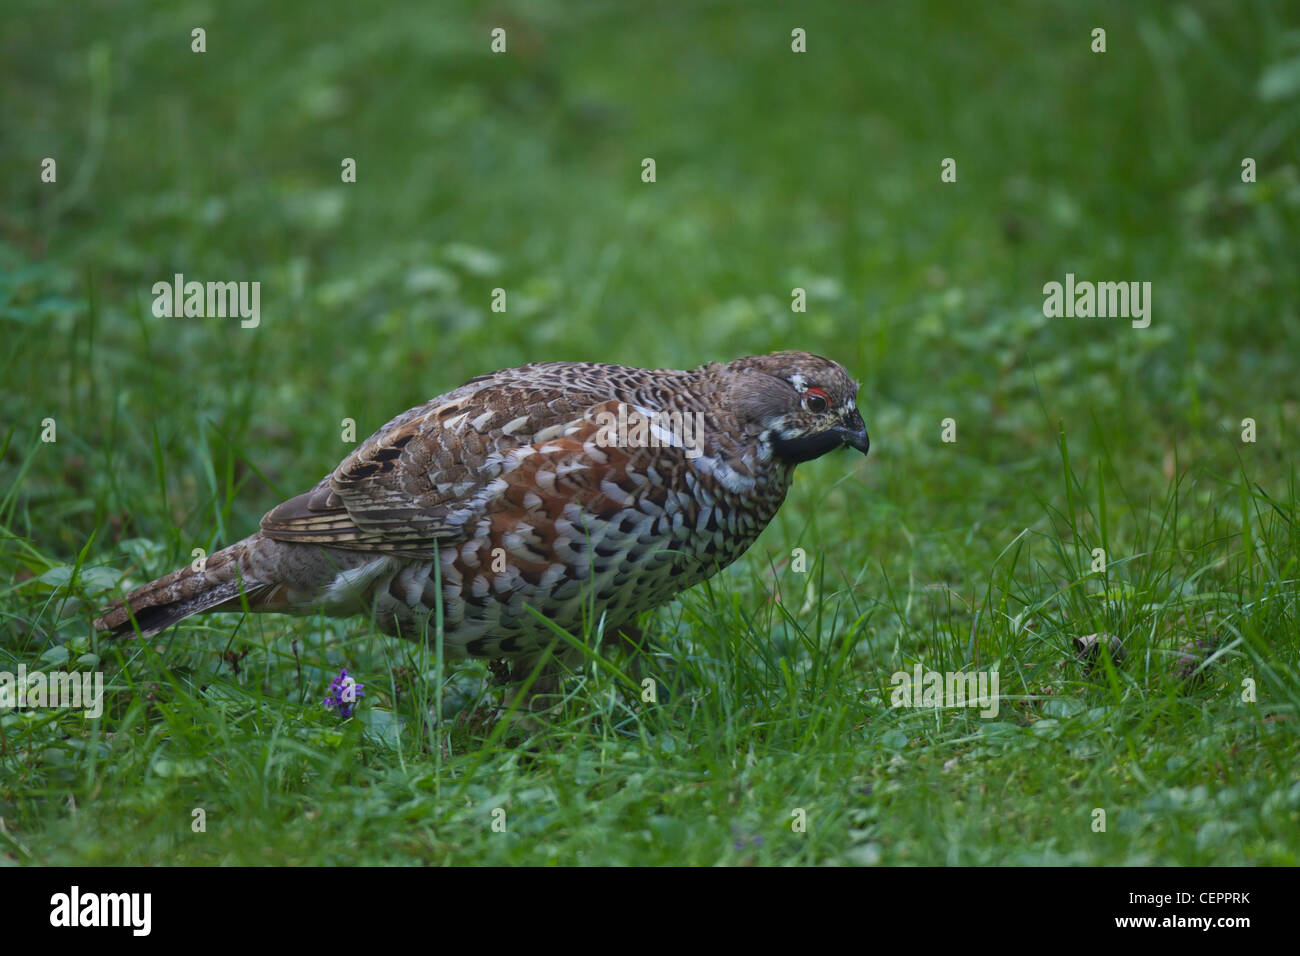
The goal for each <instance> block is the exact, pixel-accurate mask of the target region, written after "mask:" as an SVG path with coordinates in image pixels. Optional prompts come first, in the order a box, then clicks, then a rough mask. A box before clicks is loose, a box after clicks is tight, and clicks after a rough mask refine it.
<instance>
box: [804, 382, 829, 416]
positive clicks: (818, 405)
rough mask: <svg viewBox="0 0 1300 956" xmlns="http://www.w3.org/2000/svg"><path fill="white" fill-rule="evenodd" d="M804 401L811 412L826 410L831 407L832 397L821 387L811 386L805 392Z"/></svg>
mask: <svg viewBox="0 0 1300 956" xmlns="http://www.w3.org/2000/svg"><path fill="white" fill-rule="evenodd" d="M803 403H804V406H805V407H806V408H807V409H808V411H810V412H824V411H826V409H828V408H830V407H831V398H830V396H829V395H827V394H826V393H825V392H823V391H822V390H821V389H820V388H810V389H808V391H806V392H804V393H803Z"/></svg>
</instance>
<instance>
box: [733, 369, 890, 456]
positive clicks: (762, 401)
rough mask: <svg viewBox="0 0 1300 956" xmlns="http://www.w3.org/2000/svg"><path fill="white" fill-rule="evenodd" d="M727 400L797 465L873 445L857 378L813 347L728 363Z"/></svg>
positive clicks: (760, 435) (775, 451)
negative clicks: (841, 450)
mask: <svg viewBox="0 0 1300 956" xmlns="http://www.w3.org/2000/svg"><path fill="white" fill-rule="evenodd" d="M725 370H726V373H727V378H728V379H729V382H728V387H727V389H726V391H727V399H728V403H729V404H730V405H731V407H732V409H733V410H734V411H735V412H736V414H737V415H738V416H739V417H740V419H741V420H742V421H743V422H744V423H745V424H746V426H747V427H748V428H750V429H753V430H754V431H756V432H757V433H758V439H759V441H761V442H764V443H767V444H769V445H770V446H771V449H772V453H773V455H774V456H775V457H776V458H779V459H781V460H784V461H786V462H789V463H790V464H792V465H797V464H799V463H800V462H804V461H812V459H814V458H820V457H821V456H822V455H824V454H826V453H827V452H829V451H834V450H835V449H836V448H840V447H842V446H845V445H848V446H850V447H852V448H856V449H857V450H858V451H860V452H862V453H863V454H864V455H865V454H866V453H867V449H868V448H869V447H870V440H869V439H868V437H867V426H866V425H865V424H864V423H863V421H862V415H861V414H859V412H858V404H857V395H858V383H857V382H855V381H853V379H852V378H850V377H849V373H848V372H846V371H845V370H844V367H843V366H841V365H840V364H839V363H837V362H832V361H831V360H830V359H824V358H822V357H821V356H820V355H812V354H810V353H808V352H773V353H771V354H770V355H754V356H750V357H748V358H742V359H736V360H735V361H734V362H730V363H728V364H727V365H726V366H725Z"/></svg>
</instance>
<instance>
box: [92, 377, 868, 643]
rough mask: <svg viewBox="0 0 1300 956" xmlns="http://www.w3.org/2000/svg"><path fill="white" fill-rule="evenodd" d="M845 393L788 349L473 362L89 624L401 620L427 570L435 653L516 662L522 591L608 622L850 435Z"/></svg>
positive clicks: (572, 616) (655, 599) (563, 614)
mask: <svg viewBox="0 0 1300 956" xmlns="http://www.w3.org/2000/svg"><path fill="white" fill-rule="evenodd" d="M856 394H857V383H855V382H854V381H853V380H852V379H851V378H850V377H849V375H848V374H847V373H846V372H845V371H844V369H843V368H841V367H840V366H839V365H837V364H836V363H834V362H831V361H829V360H828V359H824V358H820V357H818V356H815V355H810V354H809V353H807V352H776V353H773V354H771V355H763V356H753V357H749V358H742V359H737V360H736V361H733V362H729V363H727V364H725V365H724V364H718V363H711V364H708V365H704V366H701V367H699V368H696V369H692V370H689V371H677V370H646V369H637V368H628V367H624V366H616V365H599V364H594V363H561V362H557V363H541V364H533V365H525V366H523V367H521V368H514V369H507V370H504V371H500V372H494V373H492V374H490V375H484V376H480V377H478V378H475V379H472V380H471V381H469V382H467V383H466V384H465V385H463V386H461V387H460V388H458V389H456V390H454V391H451V392H448V393H447V394H445V395H442V396H439V397H438V398H435V399H433V400H432V401H430V402H427V403H426V404H424V405H421V406H419V407H418V408H413V409H411V410H410V411H407V412H405V413H403V414H401V415H399V416H398V417H397V418H394V419H393V420H392V421H391V422H389V423H388V424H387V425H385V426H384V427H383V428H381V429H379V431H377V432H376V433H375V434H374V435H372V436H371V437H370V438H369V439H367V440H366V441H365V442H364V443H363V444H361V445H360V446H359V447H358V448H357V449H356V450H355V451H354V452H353V453H352V454H351V455H349V456H348V457H347V458H345V459H344V460H343V462H342V463H341V464H340V465H339V466H338V467H337V468H335V469H334V470H333V471H332V472H331V473H330V474H329V475H327V476H326V477H325V478H324V479H322V480H321V482H320V483H319V484H318V485H316V487H315V488H313V489H311V490H310V491H307V492H305V493H303V494H301V495H299V496H297V497H296V498H292V499H290V500H289V501H286V502H284V503H283V504H281V505H279V506H278V507H276V508H274V509H272V510H271V511H270V512H269V513H268V514H267V515H266V516H265V517H264V518H263V519H262V522H261V530H260V531H258V532H257V533H256V534H254V535H252V536H251V537H248V538H245V539H244V540H243V541H240V542H238V543H237V544H234V545H232V546H230V547H228V548H226V549H225V550H223V551H220V552H218V553H217V554H214V555H212V557H210V558H209V559H208V560H207V562H206V563H205V564H204V565H203V567H202V568H201V569H200V570H195V569H193V568H190V567H186V568H183V569H182V570H180V571H177V572H175V573H173V574H170V575H168V576H167V577H164V578H161V579H159V580H157V581H154V582H153V583H151V584H147V585H145V586H144V587H142V588H140V589H138V590H136V591H134V592H132V593H131V594H130V595H128V596H127V597H126V598H125V599H124V600H123V601H119V602H118V603H116V604H114V605H113V606H112V607H110V608H108V609H107V610H106V611H105V612H104V615H103V616H102V617H101V618H99V620H97V621H96V622H95V623H96V626H97V627H99V628H101V629H104V630H108V631H110V632H111V633H112V634H114V635H122V634H129V633H133V632H135V631H137V630H138V631H139V633H140V634H142V635H145V636H148V635H151V634H155V633H157V632H159V631H161V630H163V629H164V628H166V627H168V626H170V625H171V624H173V623H175V622H176V621H179V620H181V619H183V618H185V617H188V616H190V615H191V614H196V613H199V612H202V611H232V610H240V609H242V608H246V609H247V610H250V611H267V612H277V611H278V612H286V613H295V614H305V613H315V612H323V613H326V614H331V615H352V614H369V615H371V616H372V617H373V619H374V621H375V623H376V624H377V626H379V627H380V628H381V629H382V630H384V631H386V632H388V633H395V634H401V635H403V636H409V637H415V638H420V637H427V636H428V635H431V634H432V633H433V627H432V622H430V620H429V617H430V615H431V613H432V612H433V611H434V608H435V604H436V597H437V593H436V592H437V587H438V582H439V581H440V582H441V586H442V599H443V615H444V617H443V621H444V634H445V647H446V649H447V652H448V654H449V655H450V656H453V657H457V656H474V657H488V658H499V657H505V658H510V659H514V660H522V661H523V662H524V664H525V666H529V665H530V664H531V661H532V660H533V659H534V658H535V657H536V656H537V655H538V654H540V653H542V652H544V650H545V649H546V647H547V646H548V645H550V644H551V643H552V641H551V638H552V635H551V632H550V631H549V630H548V629H547V627H546V626H545V624H544V623H543V622H541V621H539V620H537V618H536V616H535V615H534V614H533V613H531V612H530V611H529V610H528V608H529V607H531V608H533V609H535V610H536V611H537V612H539V613H540V614H542V615H544V616H545V617H548V618H550V619H551V620H552V621H554V622H555V623H556V624H558V625H559V626H560V627H562V628H565V629H568V630H570V631H571V632H574V631H577V630H579V629H580V628H581V627H582V624H583V620H584V618H586V619H588V620H590V621H592V622H593V623H594V622H596V621H599V620H600V619H601V618H602V616H603V618H604V620H605V626H606V630H607V631H608V632H609V633H613V632H615V631H616V630H618V629H619V628H626V627H629V626H631V622H632V619H633V618H634V617H635V616H636V615H637V614H638V613H640V612H642V611H646V610H649V609H651V608H654V607H657V606H659V605H660V604H662V603H664V602H666V601H668V600H670V599H671V598H672V597H673V596H674V595H676V594H678V593H680V592H681V591H683V590H685V589H687V588H689V587H691V586H692V585H694V584H697V583H699V582H700V581H703V580H704V579H705V578H708V577H710V576H711V575H713V574H715V573H716V572H717V571H719V570H720V569H722V568H724V567H726V566H727V565H728V564H730V563H731V562H732V561H734V560H735V559H736V558H737V557H739V556H740V555H741V554H742V553H743V552H744V551H745V550H746V549H747V548H748V547H749V546H750V544H752V543H753V541H754V539H755V538H757V537H758V535H759V533H760V532H761V531H762V530H763V528H764V527H765V526H766V525H767V523H768V521H770V520H771V518H772V516H773V515H774V514H775V513H776V511H777V509H778V508H779V507H780V505H781V502H782V501H783V500H784V498H785V494H786V490H787V488H788V487H789V483H790V478H791V475H792V473H793V469H794V466H795V465H796V464H798V463H799V462H801V461H807V460H810V459H812V458H816V457H819V456H820V455H822V454H825V453H826V452H829V451H832V450H834V449H836V448H839V447H841V446H844V445H850V446H853V447H856V448H858V449H860V450H861V451H863V452H866V450H867V444H868V443H867V434H866V429H865V426H864V425H863V423H862V418H861V416H860V415H859V414H858V411H857V408H856ZM638 422H639V423H640V425H641V426H642V427H641V428H640V430H638ZM615 423H622V427H621V428H620V427H619V426H617V425H616V424H615ZM696 429H698V431H696ZM435 565H436V570H435Z"/></svg>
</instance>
